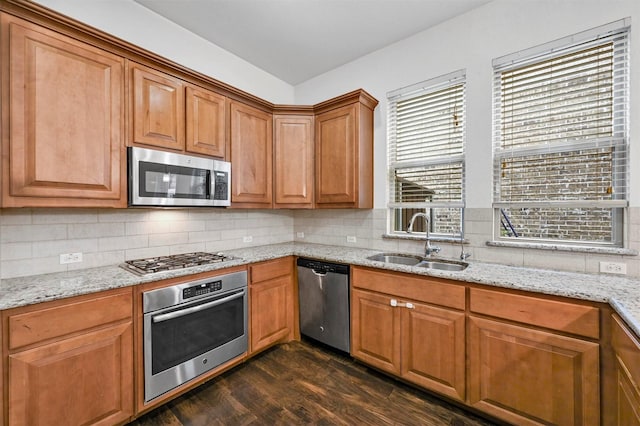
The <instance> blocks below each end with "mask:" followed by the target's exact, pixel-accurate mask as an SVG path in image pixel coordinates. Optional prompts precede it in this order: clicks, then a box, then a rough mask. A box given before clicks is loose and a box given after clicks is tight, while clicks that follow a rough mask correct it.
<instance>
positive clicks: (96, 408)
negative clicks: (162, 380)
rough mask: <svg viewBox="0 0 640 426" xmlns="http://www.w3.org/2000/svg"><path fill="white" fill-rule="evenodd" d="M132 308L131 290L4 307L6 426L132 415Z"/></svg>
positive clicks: (101, 421) (105, 421)
mask: <svg viewBox="0 0 640 426" xmlns="http://www.w3.org/2000/svg"><path fill="white" fill-rule="evenodd" d="M132 307H133V302H132V290H131V288H128V289H124V290H119V291H116V292H105V293H104V294H102V293H101V294H100V295H99V296H92V297H85V296H82V297H80V298H73V299H69V300H68V301H56V302H50V303H45V304H42V305H36V306H35V307H34V306H31V307H27V308H26V309H25V308H17V309H14V310H8V311H5V312H3V324H5V326H4V329H5V330H8V333H7V334H8V336H7V335H5V336H6V337H5V338H4V339H3V347H4V348H5V349H4V350H5V354H7V356H6V357H5V358H4V361H3V362H4V363H5V366H6V368H7V370H8V374H7V376H8V381H7V382H5V383H7V384H8V385H7V388H6V389H5V391H6V394H7V395H6V398H7V399H6V401H7V413H5V415H6V416H7V417H5V419H7V420H8V424H9V425H44V424H52V425H54V424H55V425H80V424H98V425H113V424H118V423H124V422H126V421H127V420H129V419H130V418H131V417H132V416H133V346H132V345H133V338H132V336H133V321H132ZM3 337H4V336H3Z"/></svg>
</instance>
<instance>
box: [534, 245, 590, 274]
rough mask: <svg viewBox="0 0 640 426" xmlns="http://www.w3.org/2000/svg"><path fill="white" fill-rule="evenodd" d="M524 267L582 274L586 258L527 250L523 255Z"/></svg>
mask: <svg viewBox="0 0 640 426" xmlns="http://www.w3.org/2000/svg"><path fill="white" fill-rule="evenodd" d="M524 266H525V267H532V268H542V269H553V270H558V271H570V272H584V271H585V269H586V256H585V254H583V253H561V252H555V251H549V252H542V251H534V250H527V251H526V252H525V254H524Z"/></svg>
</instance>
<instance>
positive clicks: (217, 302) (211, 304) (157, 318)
mask: <svg viewBox="0 0 640 426" xmlns="http://www.w3.org/2000/svg"><path fill="white" fill-rule="evenodd" d="M241 297H244V290H242V291H241V292H239V293H236V294H232V295H231V296H227V297H223V298H222V299H218V300H214V301H213V302H208V303H203V304H202V305H196V306H192V307H190V308H186V309H180V310H178V311H173V312H169V313H166V314H160V315H155V316H153V317H152V318H151V320H152V321H153V322H154V323H158V322H163V321H168V320H171V319H175V318H180V317H183V316H185V315H189V314H193V313H195V312H198V311H201V310H203V309H209V308H213V307H214V306H218V305H222V304H223V303H227V302H230V301H232V300H235V299H239V298H241Z"/></svg>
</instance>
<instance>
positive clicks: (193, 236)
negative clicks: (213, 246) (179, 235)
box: [189, 231, 221, 243]
mask: <svg viewBox="0 0 640 426" xmlns="http://www.w3.org/2000/svg"><path fill="white" fill-rule="evenodd" d="M220 238H221V232H220V231H201V232H189V242H190V243H201V242H209V241H219V240H220Z"/></svg>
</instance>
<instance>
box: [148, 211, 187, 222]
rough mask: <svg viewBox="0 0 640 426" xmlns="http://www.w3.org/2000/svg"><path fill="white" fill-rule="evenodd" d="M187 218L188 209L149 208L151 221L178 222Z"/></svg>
mask: <svg viewBox="0 0 640 426" xmlns="http://www.w3.org/2000/svg"><path fill="white" fill-rule="evenodd" d="M183 220H189V210H161V209H160V210H149V221H151V222H169V223H171V222H180V221H183Z"/></svg>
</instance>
